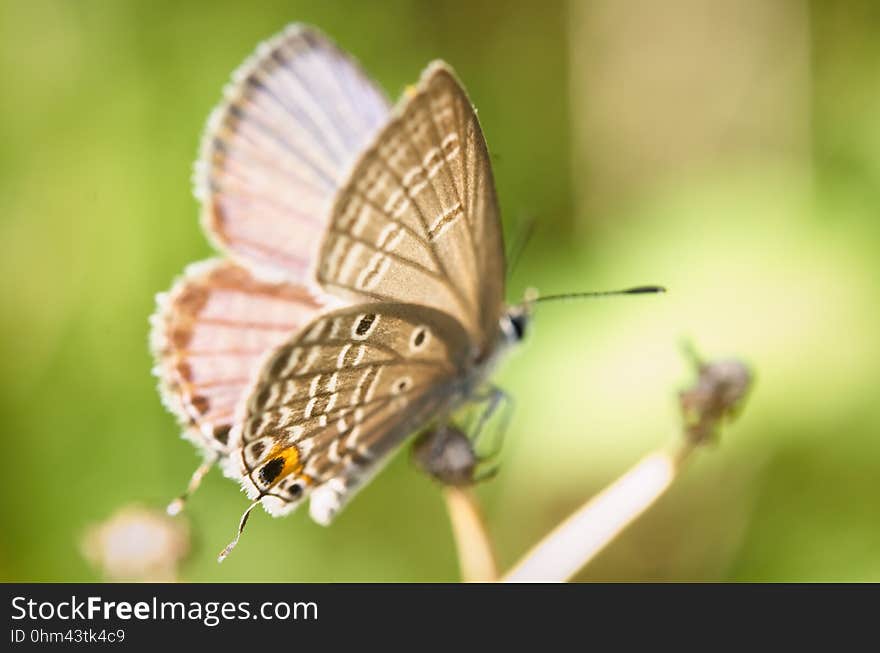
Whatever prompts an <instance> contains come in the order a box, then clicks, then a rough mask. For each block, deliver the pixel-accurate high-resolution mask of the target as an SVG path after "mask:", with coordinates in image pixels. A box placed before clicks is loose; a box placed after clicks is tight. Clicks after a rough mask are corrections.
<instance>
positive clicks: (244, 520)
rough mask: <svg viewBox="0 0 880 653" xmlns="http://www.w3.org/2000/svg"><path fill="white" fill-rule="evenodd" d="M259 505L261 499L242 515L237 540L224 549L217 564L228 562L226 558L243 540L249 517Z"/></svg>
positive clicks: (236, 535)
mask: <svg viewBox="0 0 880 653" xmlns="http://www.w3.org/2000/svg"><path fill="white" fill-rule="evenodd" d="M259 503H260V499H257V500H256V501H254V502H253V503H252V504H251V505H249V506H248V507H247V510H245V511H244V514H242V516H241V521H240V522H238V532H237V533H236V534H235V539H234V540H232V541H231V542H230V543H229V544H227V545H226V546H225V547H223V550H222V551H221V552H220V555H218V556H217V562H223V561H224V560H226V556H228V555H229V554H230V553H231V552H232V549H234V548H235V545H236V544H238V541H239V540H240V539H241V534H242V532H244V527H245V526H247V522H248V517H250V516H251V510H253V509H254V508H256V507H257V506H258V505H259Z"/></svg>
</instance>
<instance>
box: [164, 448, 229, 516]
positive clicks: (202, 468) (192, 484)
mask: <svg viewBox="0 0 880 653" xmlns="http://www.w3.org/2000/svg"><path fill="white" fill-rule="evenodd" d="M216 462H217V456H216V455H213V456H210V457H208V458H207V459H206V460H205V462H203V463H202V464H201V465H199V467H198V469H196V471H194V472H193V475H192V477H191V478H190V479H189V484H188V485H187V486H186V490H184V492H183V494H181V495H180V496H179V497H177V498H176V499H174V501H172V502H171V503H169V504H168V507H167V508H166V509H165V511H166V512H167V513H168V514H169V515H172V516H173V515H176V514H178V513H179V512H180V511H181V510H183V507H184V506H185V505H186V502H187V500H188V499H189V497H190V496H191V495H192V493H193V492H195V491H196V490H198V489H199V485H201V484H202V479H203V478H205V474H207V473H208V472H209V471H211V468H212V467H213V466H214V463H216Z"/></svg>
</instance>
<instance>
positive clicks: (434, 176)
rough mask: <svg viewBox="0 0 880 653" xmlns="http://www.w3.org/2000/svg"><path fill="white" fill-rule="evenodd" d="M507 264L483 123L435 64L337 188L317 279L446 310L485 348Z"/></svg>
mask: <svg viewBox="0 0 880 653" xmlns="http://www.w3.org/2000/svg"><path fill="white" fill-rule="evenodd" d="M504 265H505V264H504V250H503V244H502V241H501V224H500V221H499V215H498V206H497V200H496V197H495V189H494V183H493V181H492V171H491V167H490V161H489V156H488V152H487V149H486V143H485V140H484V138H483V134H482V131H481V129H480V125H479V122H478V121H477V117H476V114H475V112H474V109H473V107H472V105H471V103H470V100H469V99H468V97H467V95H466V93H465V91H464V89H463V88H462V86H461V84H460V83H459V82H458V80H457V79H456V78H455V75H454V73H453V72H452V70H451V69H450V68H449V67H448V66H447V65H446V64H444V63H442V62H435V63H432V64H431V65H429V66H428V68H427V69H426V70H425V72H424V73H423V74H422V78H421V80H420V82H419V84H418V86H417V87H416V88H415V89H414V90H413V91H412V92H411V93H409V94H407V95H406V96H405V97H404V99H403V100H402V101H401V103H400V104H399V105H398V107H397V108H396V109H395V111H394V114H393V117H392V118H391V120H390V121H389V123H388V124H387V125H386V126H385V127H384V128H383V129H382V131H381V132H380V133H379V134H378V136H377V137H376V138H375V139H374V141H373V143H372V145H371V146H370V147H369V148H367V149H366V151H365V152H364V153H363V154H362V155H361V157H360V159H359V160H358V162H357V163H356V164H355V167H354V169H353V172H352V174H351V176H350V178H349V181H348V183H346V184H345V186H344V187H343V188H342V189H341V190H340V192H339V194H338V195H337V197H336V201H335V202H334V205H333V209H332V214H331V217H330V227H329V230H328V232H327V235H326V236H325V238H324V241H323V245H322V248H321V257H320V260H319V265H318V270H317V276H318V281H319V282H320V283H321V284H322V286H323V287H324V288H325V289H327V290H328V291H329V292H333V293H337V294H340V295H342V296H346V297H350V298H353V299H355V300H360V301H364V300H380V301H403V302H413V303H419V304H424V305H427V306H432V307H434V308H437V309H438V310H442V311H445V312H447V313H449V314H451V315H452V316H453V317H455V318H456V319H458V320H459V321H460V322H461V323H462V324H463V325H464V326H465V328H466V329H467V331H468V332H469V333H470V335H471V338H472V340H473V342H474V343H475V344H476V345H477V346H478V347H480V348H481V349H485V348H486V347H488V346H489V342H490V340H491V339H492V338H494V336H495V335H496V332H497V328H498V318H499V315H500V314H501V310H502V305H503V300H504Z"/></svg>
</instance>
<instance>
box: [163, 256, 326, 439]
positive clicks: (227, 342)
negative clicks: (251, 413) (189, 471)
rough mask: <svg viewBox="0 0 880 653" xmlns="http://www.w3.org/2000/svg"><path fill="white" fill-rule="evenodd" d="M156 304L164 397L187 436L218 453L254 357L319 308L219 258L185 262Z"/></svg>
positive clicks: (256, 362) (303, 295)
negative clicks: (183, 271)
mask: <svg viewBox="0 0 880 653" xmlns="http://www.w3.org/2000/svg"><path fill="white" fill-rule="evenodd" d="M158 305H159V306H158V308H157V310H156V313H155V314H154V315H153V317H152V318H151V322H152V333H151V345H152V349H153V354H154V357H155V359H156V361H157V365H156V369H155V372H156V374H157V376H158V377H159V382H160V383H159V385H160V390H161V393H162V397H163V400H164V402H165V404H166V405H167V406H168V407H169V409H171V411H172V412H173V413H174V414H175V415H177V417H178V419H179V420H180V421H181V423H182V424H184V425H185V428H186V430H185V435H186V436H187V437H188V438H189V439H190V440H192V441H193V442H194V443H195V444H197V445H198V446H199V447H200V448H202V449H203V450H205V452H206V453H219V454H221V455H222V454H225V453H226V452H228V450H229V441H228V438H229V431H230V427H231V426H232V420H233V415H234V410H235V407H236V405H237V403H238V401H239V400H240V399H241V397H242V395H243V394H244V392H245V391H246V389H247V388H248V386H249V384H250V383H251V382H252V380H253V377H254V375H255V374H256V372H257V371H259V368H260V361H261V360H262V359H263V357H264V356H265V355H266V353H267V352H268V351H270V350H271V349H272V348H274V347H275V346H276V345H278V344H280V343H281V342H283V341H284V340H285V339H287V338H288V337H289V336H290V334H291V333H292V332H295V331H296V330H298V329H299V328H300V327H301V326H302V325H304V324H306V323H308V322H309V320H311V319H312V317H313V316H314V315H316V314H317V313H318V312H319V311H320V310H321V309H322V306H321V303H320V302H318V301H317V300H316V299H314V298H313V297H312V296H311V295H310V294H309V293H308V292H307V291H306V290H305V289H303V288H300V287H297V286H294V285H291V284H285V283H280V284H271V283H264V282H261V281H257V280H255V279H254V278H253V277H252V276H251V275H250V273H248V272H247V271H246V270H245V269H243V268H240V267H238V266H236V265H235V264H233V263H231V262H228V261H220V260H210V261H204V262H202V263H196V264H194V265H191V266H189V267H188V268H187V270H186V271H185V273H184V275H183V276H182V278H181V279H180V280H178V281H177V282H176V283H175V284H174V285H173V287H172V288H171V290H170V291H169V292H168V293H163V294H162V295H160V296H159V297H158Z"/></svg>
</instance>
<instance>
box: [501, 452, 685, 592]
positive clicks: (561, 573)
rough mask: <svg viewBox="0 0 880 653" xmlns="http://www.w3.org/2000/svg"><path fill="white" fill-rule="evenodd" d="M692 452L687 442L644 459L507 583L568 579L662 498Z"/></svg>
mask: <svg viewBox="0 0 880 653" xmlns="http://www.w3.org/2000/svg"><path fill="white" fill-rule="evenodd" d="M693 449H694V447H693V445H691V444H687V443H686V444H683V445H681V446H679V447H678V448H677V449H676V450H675V451H673V452H668V451H658V452H655V453H653V454H650V455H648V456H646V457H645V458H643V459H642V460H641V461H639V462H638V463H637V464H636V465H635V466H634V467H633V468H632V469H630V470H629V471H628V472H626V473H625V474H624V475H623V476H621V477H620V478H619V479H617V480H616V481H615V482H614V483H612V484H611V485H609V486H608V487H607V488H605V489H604V490H602V492H600V493H599V494H597V495H596V496H595V497H593V498H592V499H590V500H589V501H587V502H586V503H585V504H584V505H583V506H582V507H581V508H579V509H578V510H577V511H575V512H574V513H573V514H572V515H571V516H570V517H569V518H568V519H566V520H565V521H564V522H562V523H561V524H560V525H559V526H557V527H556V528H555V529H554V530H553V531H551V532H550V533H549V534H548V535H547V536H546V537H544V539H543V540H541V541H540V542H539V543H538V544H537V545H535V547H534V548H532V550H531V551H529V553H528V554H526V556H525V557H524V558H523V559H522V560H521V561H520V562H519V563H518V564H517V565H516V566H515V567H514V568H513V569H512V570H511V571H510V572H509V573H508V574H507V576H506V577H505V578H504V579H503V580H504V581H505V582H514V583H528V582H564V581H567V580H569V579H570V578H571V577H572V576H574V575H575V574H576V573H577V572H578V571H579V570H580V569H582V568H583V567H584V566H585V565H586V564H587V563H589V562H590V561H591V560H592V559H593V558H594V557H595V556H596V555H597V554H598V553H599V552H600V551H602V550H603V549H604V548H605V547H606V546H608V544H609V543H611V542H612V541H613V540H614V539H615V538H616V537H617V536H618V535H619V534H620V533H621V532H622V531H623V530H624V529H625V528H626V527H627V526H628V525H629V524H631V523H632V522H633V521H635V519H636V518H637V517H638V516H639V515H641V514H642V513H643V512H645V510H647V509H648V508H649V507H650V506H651V505H652V504H653V503H654V502H655V501H657V499H659V498H660V497H661V496H663V494H664V492H666V490H667V489H668V488H669V486H670V485H671V484H672V482H673V481H674V480H675V478H676V476H677V475H678V474H679V472H680V471H681V470H682V469H683V467H684V465H685V463H686V462H687V460H688V459H689V458H690V454H691V452H692V451H693Z"/></svg>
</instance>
